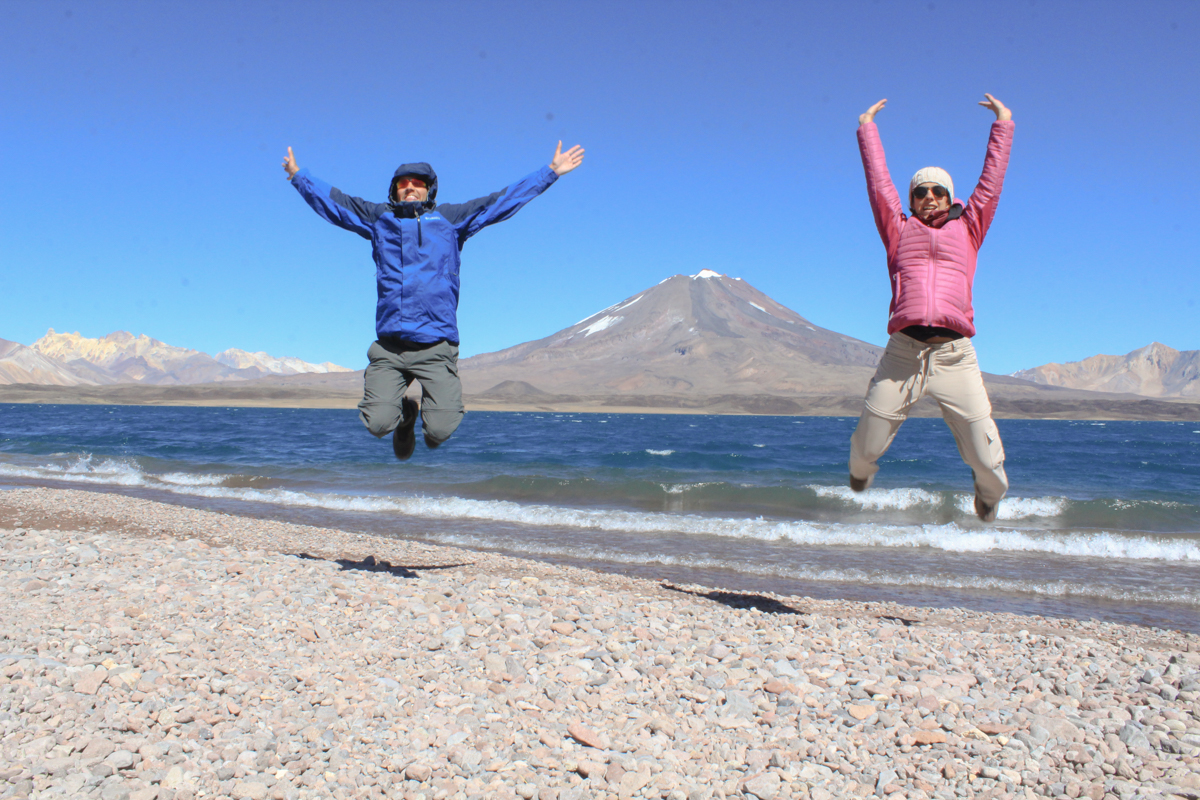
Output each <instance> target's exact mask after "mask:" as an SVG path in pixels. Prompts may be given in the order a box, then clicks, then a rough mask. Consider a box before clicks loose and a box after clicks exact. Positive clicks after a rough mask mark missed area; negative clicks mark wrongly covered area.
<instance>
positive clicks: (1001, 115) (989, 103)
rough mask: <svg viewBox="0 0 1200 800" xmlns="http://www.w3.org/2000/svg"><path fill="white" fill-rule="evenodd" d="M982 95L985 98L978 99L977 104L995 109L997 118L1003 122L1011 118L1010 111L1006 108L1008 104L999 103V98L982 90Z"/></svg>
mask: <svg viewBox="0 0 1200 800" xmlns="http://www.w3.org/2000/svg"><path fill="white" fill-rule="evenodd" d="M983 96H984V97H986V98H987V100H980V101H979V105H981V106H983V107H984V108H990V109H991V110H992V111H995V112H996V119H997V120H999V121H1001V122H1003V121H1005V120H1010V119H1012V112H1011V111H1009V110H1008V106H1006V105H1004V103H1001V102H1000V101H999V100H997V99H996V98H994V97H992V96H991V95H990V94H988V93H987V92H984V93H983Z"/></svg>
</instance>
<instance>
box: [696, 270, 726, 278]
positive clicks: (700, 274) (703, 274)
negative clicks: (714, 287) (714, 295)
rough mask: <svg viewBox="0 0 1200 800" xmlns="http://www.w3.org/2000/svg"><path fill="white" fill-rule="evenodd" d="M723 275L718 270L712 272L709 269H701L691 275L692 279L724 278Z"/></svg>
mask: <svg viewBox="0 0 1200 800" xmlns="http://www.w3.org/2000/svg"><path fill="white" fill-rule="evenodd" d="M724 277H725V276H724V275H722V274H721V273H719V272H713V271H712V270H711V269H702V270H700V271H699V272H697V273H696V274H695V275H693V276H692V280H696V279H697V278H724Z"/></svg>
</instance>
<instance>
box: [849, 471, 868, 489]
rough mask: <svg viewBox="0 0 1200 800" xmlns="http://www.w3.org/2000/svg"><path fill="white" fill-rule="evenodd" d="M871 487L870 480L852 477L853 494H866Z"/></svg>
mask: <svg viewBox="0 0 1200 800" xmlns="http://www.w3.org/2000/svg"><path fill="white" fill-rule="evenodd" d="M870 485H871V479H870V478H856V477H854V476H853V475H851V476H850V491H852V492H865V491H866V490H867V487H868V486H870Z"/></svg>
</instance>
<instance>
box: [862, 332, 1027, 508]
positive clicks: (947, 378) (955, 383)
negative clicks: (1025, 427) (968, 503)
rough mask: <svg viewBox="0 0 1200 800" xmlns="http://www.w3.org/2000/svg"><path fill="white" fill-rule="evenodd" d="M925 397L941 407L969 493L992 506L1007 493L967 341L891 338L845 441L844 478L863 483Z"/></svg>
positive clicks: (1000, 451) (987, 404)
mask: <svg viewBox="0 0 1200 800" xmlns="http://www.w3.org/2000/svg"><path fill="white" fill-rule="evenodd" d="M926 394H928V395H929V396H930V397H932V398H933V399H934V400H936V401H937V403H938V405H939V406H941V409H942V416H943V417H944V418H945V420H946V424H947V425H948V426H949V427H950V430H951V431H952V432H953V433H954V441H955V442H957V443H958V452H959V454H960V455H961V456H962V459H963V461H965V462H967V465H968V466H970V467H971V471H972V472H973V473H974V476H975V492H976V493H977V494H978V495H979V498H980V499H981V500H983V502H985V503H987V504H988V505H990V506H994V505H996V504H997V503H999V502H1000V499H1001V498H1002V497H1004V494H1005V492H1007V491H1008V476H1007V475H1005V474H1004V445H1003V444H1002V443H1001V442H1000V431H999V430H997V428H996V423H995V422H994V421H993V420H992V404H991V401H989V400H988V396H987V390H986V389H985V388H984V386H983V375H982V374H981V373H980V372H979V362H978V360H977V359H976V358H975V348H974V346H972V344H971V340H970V339H958V340H956V341H953V342H946V343H945V344H925V343H923V342H919V341H917V340H916V339H913V338H912V337H911V336H905V335H904V334H903V333H894V334H892V338H891V339H890V340H889V341H888V345H887V349H886V350H884V353H883V358H882V359H880V361H879V367H878V368H877V369H876V370H875V377H873V378H872V379H871V385H870V387H868V389H867V398H866V408H865V409H864V410H863V413H862V416H861V417H859V419H858V427H857V428H856V429H855V431H854V436H852V437H851V438H850V475H851V476H853V477H855V478H865V479H868V482H869V480H870V479H871V478H873V477H874V475H875V473H876V472H878V471H879V464H878V463H876V462H877V461H878V460H879V458H880V457H881V456H882V455H883V454H884V453H886V452H887V449H888V447H890V446H891V444H892V440H893V439H895V438H896V431H898V430H900V425H901V424H902V423H903V422H904V420H906V419H908V412H909V411H910V410H911V409H912V407H913V405H914V404H915V403H916V402H917V401H918V400H920V399H921V398H922V397H924V396H925V395H926Z"/></svg>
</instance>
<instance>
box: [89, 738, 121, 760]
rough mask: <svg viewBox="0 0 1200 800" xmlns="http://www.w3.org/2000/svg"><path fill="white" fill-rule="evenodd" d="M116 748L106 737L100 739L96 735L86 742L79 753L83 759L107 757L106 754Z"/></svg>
mask: <svg viewBox="0 0 1200 800" xmlns="http://www.w3.org/2000/svg"><path fill="white" fill-rule="evenodd" d="M116 749H117V748H116V745H114V744H113V743H112V742H110V741H109V740H108V739H101V738H99V737H97V738H95V739H92V740H91V741H89V742H88V743H87V747H85V748H83V753H82V754H81V755H82V756H83V758H85V759H87V758H108V756H109V755H110V754H111V753H112V752H113V751H114V750H116Z"/></svg>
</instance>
